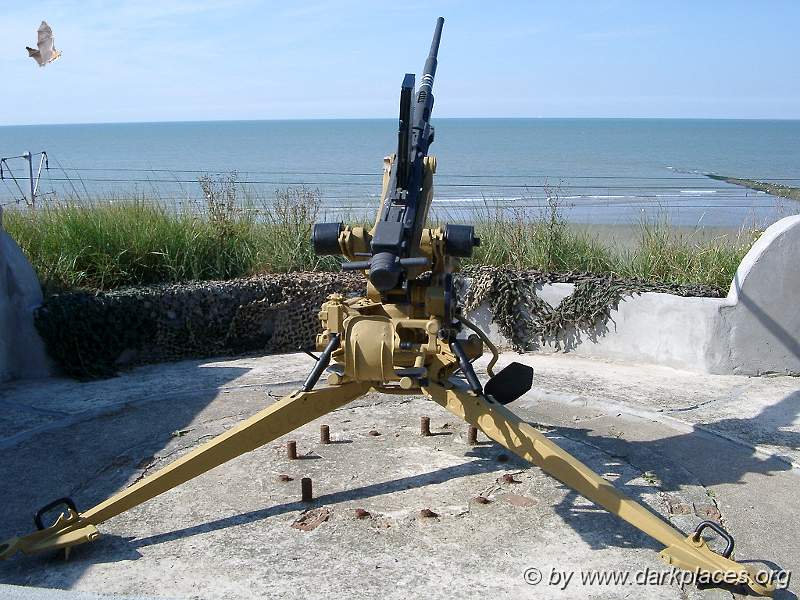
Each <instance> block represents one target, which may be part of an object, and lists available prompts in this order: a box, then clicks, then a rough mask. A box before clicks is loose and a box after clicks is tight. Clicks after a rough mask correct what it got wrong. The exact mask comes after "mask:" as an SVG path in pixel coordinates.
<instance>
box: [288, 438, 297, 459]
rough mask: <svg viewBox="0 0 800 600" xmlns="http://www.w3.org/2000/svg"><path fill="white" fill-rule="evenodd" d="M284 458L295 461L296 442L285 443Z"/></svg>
mask: <svg viewBox="0 0 800 600" xmlns="http://www.w3.org/2000/svg"><path fill="white" fill-rule="evenodd" d="M286 458H288V459H289V460H295V459H296V458H297V442H295V441H294V440H292V441H290V442H286Z"/></svg>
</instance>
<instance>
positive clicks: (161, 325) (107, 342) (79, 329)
mask: <svg viewBox="0 0 800 600" xmlns="http://www.w3.org/2000/svg"><path fill="white" fill-rule="evenodd" d="M363 289H364V279H363V277H362V276H360V275H358V274H352V273H349V274H345V273H289V274H280V275H261V276H257V277H252V278H249V279H238V280H233V281H210V282H193V283H186V284H179V285H178V284H176V285H162V286H153V287H138V288H126V289H120V290H115V291H112V292H101V293H90V292H74V293H68V294H58V295H53V296H50V297H48V298H47V299H46V300H45V302H44V305H43V306H42V307H41V308H40V309H39V310H38V311H37V312H36V316H35V322H36V327H37V329H38V330H39V333H40V334H41V336H42V338H43V339H44V341H45V344H46V345H47V350H48V353H49V354H50V356H51V357H52V358H53V359H54V360H55V361H56V362H57V363H58V365H59V366H60V367H61V369H62V370H63V371H64V373H65V374H67V375H72V376H75V377H80V378H91V377H108V376H110V375H113V374H114V373H115V372H117V371H118V370H119V368H120V367H121V366H127V365H134V364H142V363H151V362H160V361H170V360H179V359H184V358H201V357H210V356H219V355H231V354H242V353H246V352H256V351H257V352H264V353H275V352H287V351H295V350H297V349H298V348H311V347H312V346H313V345H314V336H315V335H316V334H317V333H318V331H319V319H318V317H317V313H318V312H319V307H320V305H321V304H322V303H323V302H324V301H325V299H326V298H327V296H328V294H331V293H333V292H340V293H344V294H348V293H352V292H360V291H362V290H363Z"/></svg>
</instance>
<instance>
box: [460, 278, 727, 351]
mask: <svg viewBox="0 0 800 600" xmlns="http://www.w3.org/2000/svg"><path fill="white" fill-rule="evenodd" d="M464 277H469V278H470V280H471V284H470V285H468V286H465V285H463V282H464V279H463V278H464ZM459 281H460V285H459V295H460V297H461V301H462V302H463V304H464V310H465V311H466V312H469V311H471V310H474V309H475V308H477V307H478V306H479V305H481V304H483V303H484V302H485V303H487V304H488V306H489V309H490V310H491V311H492V318H493V320H494V322H495V323H497V324H498V326H499V327H500V331H501V332H502V333H503V335H504V336H505V337H506V338H507V339H508V340H510V341H511V344H512V346H513V348H514V349H515V350H517V351H519V352H521V351H524V350H531V349H535V348H537V347H538V346H540V345H543V344H545V343H547V342H551V343H553V344H554V346H555V347H556V348H560V347H561V345H562V343H563V342H564V341H565V339H566V336H568V335H570V334H572V333H574V332H581V331H583V332H589V333H590V334H594V331H593V330H596V329H597V328H598V327H601V328H602V327H603V326H605V323H606V322H607V321H608V318H609V313H610V311H611V310H612V309H613V308H615V307H616V306H617V304H618V303H619V301H620V300H622V299H623V298H625V297H626V296H632V295H634V294H641V293H643V292H664V293H667V294H675V295H678V296H702V297H711V298H718V297H720V295H721V294H720V292H719V290H717V289H716V288H713V287H709V286H704V285H678V284H664V283H647V282H643V281H636V280H631V279H622V278H619V277H616V276H614V275H610V274H605V275H595V274H591V273H576V272H572V273H542V272H539V271H514V270H511V269H498V268H495V267H477V268H471V269H467V270H465V272H464V273H463V274H462V276H461V278H460V279H459ZM546 283H572V284H574V285H575V291H574V292H573V293H572V294H571V295H570V296H568V297H566V298H564V300H563V301H562V302H561V303H560V304H559V305H558V306H556V307H553V306H550V305H549V304H548V303H547V302H545V301H544V300H542V299H541V298H540V297H539V296H538V295H537V294H536V286H537V285H542V284H546Z"/></svg>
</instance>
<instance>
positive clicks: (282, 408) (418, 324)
mask: <svg viewBox="0 0 800 600" xmlns="http://www.w3.org/2000/svg"><path fill="white" fill-rule="evenodd" d="M392 160H393V159H392V158H391V157H390V158H388V159H387V161H386V164H385V167H384V173H385V176H384V192H383V197H384V198H385V196H386V193H387V185H388V180H389V179H388V176H387V175H386V173H388V170H390V169H391V165H392ZM425 166H426V171H425V178H424V189H423V194H424V196H425V198H426V202H427V203H428V204H430V202H431V200H432V196H433V174H434V171H435V161H434V160H433V158H432V157H430V158H429V160H427V161H426V165H425ZM370 235H371V233H370V232H369V231H366V229H365V228H363V227H345V228H344V229H343V230H342V232H341V234H340V236H339V245H340V248H341V253H342V255H344V256H346V257H348V258H350V259H351V260H352V259H354V258H355V257H356V256H358V255H359V254H360V253H364V252H366V251H367V249H368V247H369V240H370ZM419 251H420V253H421V254H422V255H424V256H427V257H428V258H429V259H430V262H431V270H430V273H429V274H427V275H426V274H421V273H420V271H421V270H420V269H418V270H417V272H415V273H414V274H413V278H412V279H409V281H408V286H407V289H406V290H405V292H404V294H405V295H400V294H397V295H394V294H388V295H385V296H384V297H383V298H382V297H381V294H380V293H378V292H377V291H376V290H375V289H374V288H373V287H372V286H371V285H370V284H369V283H368V284H367V293H366V295H365V296H364V297H359V298H345V297H343V296H341V295H338V294H334V295H332V296H330V298H329V299H328V301H327V302H325V303H324V304H323V305H322V307H321V309H320V312H319V319H320V323H321V326H322V333H320V334H319V336H318V338H317V348H318V350H321V351H325V350H326V349H329V350H330V351H329V352H328V356H329V358H330V359H331V361H332V364H330V366H328V369H327V370H328V385H326V386H324V387H321V388H318V389H306V390H303V389H301V390H298V391H296V392H294V393H292V394H289V395H288V396H286V397H285V398H283V399H281V400H279V401H277V402H275V403H273V404H271V405H270V406H268V407H266V408H264V409H263V410H261V411H260V412H258V413H256V414H255V415H253V416H251V417H250V418H248V419H246V420H244V421H243V422H242V423H240V424H239V425H237V426H235V427H233V428H232V429H230V430H229V431H227V432H225V433H223V434H222V435H220V436H218V437H216V438H214V439H212V440H210V441H208V442H206V443H205V444H203V445H201V446H199V447H198V448H196V449H195V450H193V451H191V452H189V453H188V454H186V455H185V456H183V457H181V458H179V459H178V460H176V461H175V462H173V463H171V464H169V465H167V466H166V467H164V468H162V469H160V470H158V471H156V472H155V473H153V474H151V475H148V476H146V477H144V478H143V479H141V480H140V481H138V482H136V483H134V484H133V485H131V486H130V487H128V488H127V489H125V490H122V491H121V492H119V493H117V494H115V495H114V496H112V497H110V498H108V499H107V500H105V501H103V502H101V503H100V504H98V505H97V506H95V507H93V508H90V509H89V510H86V511H84V512H78V511H77V510H73V509H72V508H68V509H67V511H66V512H65V513H63V514H62V515H61V516H60V517H59V518H58V519H57V520H56V522H55V523H54V524H53V525H51V526H49V527H44V528H42V529H40V530H39V531H36V532H34V533H32V534H30V535H27V536H24V537H18V538H12V539H10V540H7V541H6V542H4V543H3V544H0V558H2V559H7V558H10V557H11V556H12V555H14V554H15V553H17V552H18V551H20V552H23V553H25V554H33V553H36V552H42V551H46V550H55V549H59V548H69V547H72V546H75V545H77V544H82V543H85V542H90V541H94V540H96V539H98V537H100V534H99V532H98V530H97V525H99V524H101V523H102V522H104V521H106V520H108V519H110V518H112V517H114V516H116V515H118V514H120V513H122V512H124V511H127V510H129V509H131V508H133V507H135V506H137V505H139V504H141V503H142V502H146V501H147V500H149V499H151V498H153V497H155V496H157V495H159V494H162V493H164V492H166V491H167V490H170V489H172V488H174V487H176V486H178V485H180V484H182V483H184V482H186V481H189V480H190V479H193V478H194V477H197V476H198V475H201V474H202V473H205V472H206V471H209V470H210V469H213V468H215V467H217V466H219V465H222V464H224V463H226V462H227V461H229V460H232V459H234V458H236V457H237V456H240V455H241V454H243V453H245V452H249V451H251V450H254V449H256V448H258V447H260V446H262V445H264V444H266V443H268V442H271V441H273V440H275V439H277V438H279V437H281V436H283V435H285V434H287V433H289V432H291V431H293V430H295V429H297V428H298V427H300V426H302V425H304V424H306V423H309V422H311V421H313V420H315V419H317V418H319V417H321V416H323V415H325V414H327V413H329V412H331V411H333V410H336V409H338V408H341V407H343V406H345V405H346V404H347V403H349V402H350V401H352V400H354V399H356V398H358V397H360V396H362V395H364V394H366V393H367V392H370V391H376V392H380V393H390V394H410V395H419V394H422V395H425V396H427V397H428V398H430V399H432V400H433V401H434V402H436V403H438V404H439V405H441V406H442V407H444V408H445V409H447V410H448V411H450V412H451V413H453V414H454V415H456V416H458V417H459V418H461V419H463V420H465V421H466V422H468V423H470V424H472V425H475V426H476V427H478V428H480V429H481V430H482V431H483V432H484V433H485V434H486V435H487V436H488V437H489V438H491V439H492V440H494V441H496V442H497V443H499V444H501V445H503V446H504V447H506V448H507V449H508V450H510V451H511V452H513V453H515V454H516V455H518V456H519V457H521V458H523V459H524V460H526V461H529V462H531V463H532V464H534V465H536V466H537V467H539V468H541V469H542V470H543V471H544V472H546V473H548V474H550V475H552V476H553V477H555V478H556V479H558V480H559V481H561V482H562V483H564V484H565V485H567V486H569V487H570V488H572V489H573V490H575V491H576V492H578V493H579V494H581V495H582V496H584V497H585V498H587V499H589V500H591V501H592V502H594V503H596V504H597V505H599V506H601V507H603V508H604V509H606V510H607V511H609V512H611V513H613V514H615V515H617V516H618V517H620V518H621V519H624V520H625V521H627V522H628V523H630V524H631V525H633V526H634V527H636V528H638V529H640V530H641V531H643V532H645V533H646V534H648V535H650V536H651V537H653V538H655V539H656V540H658V541H659V542H661V543H662V544H664V546H665V548H664V549H663V550H662V551H661V557H662V558H663V559H664V560H665V561H666V562H667V563H669V564H671V565H674V566H676V567H679V568H681V569H687V570H690V571H701V572H704V573H709V574H712V575H714V576H715V577H718V578H722V577H725V579H724V580H725V581H731V580H734V581H736V582H739V583H743V584H746V585H748V586H749V587H750V588H751V589H752V590H753V591H755V592H757V593H758V594H762V595H771V593H772V591H773V589H774V587H773V585H772V584H771V583H770V582H767V581H760V580H759V578H758V577H757V576H756V572H755V570H753V569H752V568H751V567H749V566H745V565H742V564H739V563H737V562H735V561H734V560H732V559H731V558H730V557H728V556H723V555H721V554H718V553H716V552H714V551H713V550H712V549H711V548H710V547H709V546H708V544H707V543H706V542H705V541H704V540H703V538H702V537H701V536H700V535H699V532H698V533H693V534H690V535H688V536H686V535H685V534H684V533H682V532H681V531H679V530H678V529H676V528H675V527H673V526H672V525H671V524H670V523H668V522H667V521H665V520H664V519H662V518H661V517H660V516H658V515H656V514H655V513H653V512H651V511H650V510H649V509H647V508H646V507H644V506H643V505H641V504H639V503H637V502H636V501H634V500H633V499H631V498H628V497H627V496H625V495H624V494H623V493H622V492H620V491H619V490H617V489H616V488H615V487H614V486H613V485H612V484H611V483H609V482H608V481H606V480H605V479H603V478H602V477H601V476H599V475H598V474H596V473H594V472H593V471H592V470H591V469H589V467H587V466H586V465H584V464H583V463H581V462H580V461H579V460H577V459H576V458H575V457H573V456H572V455H570V454H569V453H568V452H566V451H564V450H563V449H562V448H561V447H560V446H558V445H557V444H556V443H555V442H553V441H552V440H550V439H549V438H548V437H546V436H545V435H544V434H542V433H541V432H539V431H537V430H536V429H535V428H534V427H532V426H531V425H529V424H528V423H526V422H525V421H523V420H522V419H520V418H519V417H518V416H517V415H515V414H514V413H513V412H512V411H510V410H509V409H508V408H506V406H505V405H504V404H503V403H501V402H500V401H498V399H497V395H498V394H497V393H495V394H494V395H493V394H491V393H489V392H488V389H489V386H490V384H491V383H492V381H493V380H495V378H501V377H502V375H503V372H501V373H499V374H497V375H493V372H492V370H491V365H492V364H493V363H494V361H495V360H496V358H497V351H496V349H495V348H494V347H493V346H491V343H490V342H489V340H488V338H487V337H486V336H485V334H483V333H482V332H480V331H479V330H477V328H475V326H474V325H473V324H472V323H470V322H469V321H468V320H466V319H465V318H463V317H462V316H461V315H460V314H459V313H458V311H457V310H456V311H455V314H452V315H450V314H448V313H449V311H451V309H452V306H453V305H454V302H455V301H454V299H453V298H452V297H451V296H449V295H450V294H451V293H452V287H451V282H450V281H449V278H450V277H451V275H452V273H453V272H454V271H455V270H456V269H457V267H458V259H457V258H454V257H452V256H448V255H447V253H446V244H445V233H444V231H443V230H442V229H438V228H437V229H425V230H423V231H422V236H421V240H420V244H419ZM448 286H450V289H448ZM448 320H450V322H449V323H448ZM454 322H460V323H461V324H463V325H465V326H466V329H469V330H472V331H473V333H472V334H470V335H468V337H466V338H463V337H462V338H459V340H460V341H459V344H460V346H461V348H462V349H463V351H464V353H465V354H466V358H468V359H469V360H470V361H471V360H474V359H475V358H477V357H479V356H481V355H482V354H483V351H484V345H488V346H489V349H490V351H491V352H492V354H493V361H492V363H491V364H490V369H489V373H490V375H493V377H492V379H490V382H489V384H487V386H486V388H485V390H487V391H481V392H476V391H475V390H474V389H469V387H467V386H466V385H465V384H464V383H463V381H462V380H461V379H459V378H457V377H455V374H456V371H457V370H458V369H462V370H463V369H465V368H469V367H465V364H464V363H460V362H459V356H458V351H457V348H456V347H455V345H454V339H455V338H452V337H448V336H447V335H443V332H447V330H448V328H450V327H451V326H452V323H454ZM325 366H327V365H325ZM312 373H313V372H312ZM498 380H499V379H498ZM306 387H308V386H306ZM311 387H313V384H312V386H311ZM528 387H530V386H528ZM495 388H497V386H495ZM526 389H527V388H526ZM717 580H718V579H715V581H717Z"/></svg>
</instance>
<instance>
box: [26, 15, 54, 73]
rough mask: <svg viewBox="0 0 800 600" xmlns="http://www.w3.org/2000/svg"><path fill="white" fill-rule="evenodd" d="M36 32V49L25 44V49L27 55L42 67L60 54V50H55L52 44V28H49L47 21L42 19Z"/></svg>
mask: <svg viewBox="0 0 800 600" xmlns="http://www.w3.org/2000/svg"><path fill="white" fill-rule="evenodd" d="M36 33H37V35H38V39H37V40H36V46H37V47H38V49H34V48H29V47H28V46H25V49H26V50H27V51H28V56H30V57H31V58H32V59H33V60H35V61H36V62H37V63H38V64H39V66H40V67H43V66H45V65H46V64H47V63H51V62H53V61H54V60H56V59H57V58H58V57H59V56H61V52H60V51H58V50H56V48H55V46H54V45H53V30H52V29H50V25H48V24H47V21H42V24H41V25H39V29H38V30H37V32H36Z"/></svg>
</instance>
